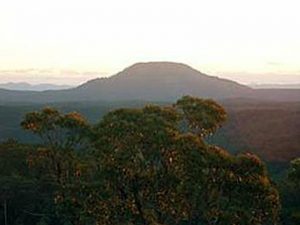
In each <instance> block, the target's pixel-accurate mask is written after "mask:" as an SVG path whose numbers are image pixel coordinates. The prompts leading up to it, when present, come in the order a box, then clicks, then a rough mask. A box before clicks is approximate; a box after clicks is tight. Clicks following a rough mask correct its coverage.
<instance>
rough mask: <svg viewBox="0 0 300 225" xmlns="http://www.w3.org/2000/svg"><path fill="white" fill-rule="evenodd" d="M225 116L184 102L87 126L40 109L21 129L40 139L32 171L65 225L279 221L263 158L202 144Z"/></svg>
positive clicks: (209, 103) (116, 114)
mask: <svg viewBox="0 0 300 225" xmlns="http://www.w3.org/2000/svg"><path fill="white" fill-rule="evenodd" d="M226 118H227V115H226V112H225V110H224V109H223V107H222V106H221V105H219V104H218V103H216V102H215V101H213V100H206V99H199V98H194V97H191V96H185V97H183V98H181V99H179V100H178V101H177V102H176V103H175V104H173V105H172V106H155V105H147V106H145V107H143V108H131V109H118V110H114V111H111V112H110V113H108V114H107V115H105V116H104V117H103V118H102V119H101V120H100V121H99V122H98V123H97V124H96V125H94V126H92V125H89V124H88V122H87V121H86V120H85V119H84V118H83V117H82V116H81V115H79V114H78V113H71V114H66V115H64V114H61V113H60V112H58V111H57V110H55V109H51V108H46V109H44V110H42V111H41V112H34V113H29V114H27V115H26V116H25V118H24V121H23V122H22V127H23V128H24V129H26V130H29V131H31V132H33V133H34V134H37V135H39V136H40V137H41V138H42V139H43V140H45V141H44V144H43V145H41V146H40V147H39V148H37V150H36V152H35V154H32V162H33V163H32V165H33V166H34V167H35V168H40V170H42V171H43V173H44V175H45V176H46V175H48V177H49V179H51V180H52V182H53V183H54V184H55V185H54V186H55V191H54V192H53V201H54V203H55V205H56V211H57V213H59V214H60V215H61V217H62V218H64V219H65V220H64V221H68V222H69V223H71V224H74V225H75V224H76V225H79V224H104V225H105V224H124V225H125V224H128V225H129V224H141V225H168V224H170V225H171V224H178V225H179V224H182V225H183V224H199V225H200V224H220V225H222V224H224V225H228V224H243V225H248V224H249V225H250V224H251V225H262V224H265V225H269V224H270V225H271V224H277V221H278V212H279V209H280V204H279V197H278V193H277V190H276V189H275V187H274V185H273V184H272V182H271V181H270V179H269V178H268V174H267V172H266V168H265V165H264V164H263V163H262V161H261V160H260V159H259V158H258V157H257V156H255V155H253V154H251V153H244V154H240V155H237V156H234V155H231V154H229V153H228V152H227V151H226V150H224V149H222V148H221V147H218V146H215V145H211V144H208V143H207V142H206V141H205V137H207V136H208V135H211V134H213V133H214V132H215V131H216V130H217V129H218V128H219V127H221V126H222V124H223V123H224V122H225V121H226ZM78 146H81V147H80V148H79V147H78Z"/></svg>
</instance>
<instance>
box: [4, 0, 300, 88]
mask: <svg viewBox="0 0 300 225" xmlns="http://www.w3.org/2000/svg"><path fill="white" fill-rule="evenodd" d="M0 6H1V7H0V30H1V36H0V62H1V63H0V83H4V82H8V81H15V82H19V81H25V82H30V83H55V84H66V83H67V84H71V85H76V84H79V83H82V82H85V81H87V80H89V79H93V78H95V77H99V76H100V77H101V76H108V75H113V74H115V73H117V72H119V71H121V70H123V69H124V68H125V67H128V66H130V65H132V64H134V63H137V62H148V61H173V62H181V63H185V64H188V65H190V66H192V67H194V68H195V69H197V70H199V71H201V72H203V73H207V74H209V75H213V76H218V77H222V78H227V79H231V80H234V81H237V82H240V83H243V84H249V83H299V82H300V67H299V61H300V30H299V29H298V27H300V14H299V13H298V9H299V3H298V2H297V1H292V0H285V1H283V0H278V1H276V2H274V1H271V0H265V1H259V0H254V1H250V2H244V1H237V0H229V1H217V0H212V1H196V0H188V1H174V0H173V1H170V0H166V1H158V0H153V1H150V2H144V1H138V0H128V1H117V0H111V1H96V0H86V1H68V0H52V1H38V0H28V1H17V0H11V1H4V2H2V3H1V4H0ZM49 68H50V69H49ZM29 70H31V71H29ZM16 71H19V72H17V73H15V72H16ZM20 71H21V72H20ZM22 71H25V72H22ZM34 71H43V73H40V72H39V73H37V72H34ZM47 71H48V73H47ZM65 71H67V72H65ZM91 71H92V72H91Z"/></svg>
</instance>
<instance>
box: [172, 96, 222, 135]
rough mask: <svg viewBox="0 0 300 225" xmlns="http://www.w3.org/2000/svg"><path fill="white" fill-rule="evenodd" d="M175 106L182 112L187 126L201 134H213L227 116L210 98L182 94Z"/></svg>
mask: <svg viewBox="0 0 300 225" xmlns="http://www.w3.org/2000/svg"><path fill="white" fill-rule="evenodd" d="M176 107H177V108H178V109H180V110H181V111H182V112H183V117H184V119H185V120H186V121H187V123H188V128H189V129H190V130H191V131H192V132H194V133H196V134H199V135H201V136H207V135H210V134H213V133H214V132H215V131H216V130H217V129H218V128H219V127H220V126H221V124H222V123H223V122H224V121H225V120H226V118H227V115H226V112H225V110H224V109H223V107H222V106H220V105H219V104H218V103H216V102H215V101H213V100H211V99H200V98H194V97H191V96H184V97H183V98H181V99H179V100H178V101H177V102H176Z"/></svg>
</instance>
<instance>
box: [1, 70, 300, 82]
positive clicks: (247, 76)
mask: <svg viewBox="0 0 300 225" xmlns="http://www.w3.org/2000/svg"><path fill="white" fill-rule="evenodd" d="M128 66H131V65H128ZM128 66H126V67H128ZM189 66H192V65H189ZM126 67H124V68H123V69H125V68H126ZM192 67H193V66H192ZM193 68H194V69H196V70H199V71H200V72H202V73H205V74H207V75H211V76H217V77H219V78H225V79H229V80H233V81H236V82H238V83H240V84H245V85H251V84H298V83H300V73H299V74H274V73H264V74H251V73H247V72H241V73H237V72H232V73H230V72H228V73H213V72H207V71H203V70H201V68H200V69H198V68H197V67H193ZM123 69H121V70H119V71H114V72H112V73H108V72H98V71H76V70H72V69H61V70H57V69H33V68H29V69H19V70H0V84H4V83H10V82H12V83H22V82H26V83H29V84H33V85H36V84H45V83H48V84H55V85H71V86H76V85H80V84H82V83H84V82H87V81H89V80H92V79H96V78H101V77H110V76H113V75H115V74H117V73H118V72H121V71H122V70H123ZM262 77H263V78H262Z"/></svg>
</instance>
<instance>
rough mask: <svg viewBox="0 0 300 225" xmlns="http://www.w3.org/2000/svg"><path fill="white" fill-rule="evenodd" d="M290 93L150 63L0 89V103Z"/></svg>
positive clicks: (290, 97) (299, 93)
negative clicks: (74, 80) (57, 83)
mask: <svg viewBox="0 0 300 225" xmlns="http://www.w3.org/2000/svg"><path fill="white" fill-rule="evenodd" d="M292 91H293V92H291V90H281V89H280V92H278V90H273V89H272V90H271V91H270V90H267V89H260V90H254V89H252V88H250V87H247V86H244V85H241V84H238V83H237V82H234V81H231V80H226V79H221V78H218V77H214V76H209V75H206V74H203V73H201V72H199V71H197V70H195V69H193V68H192V67H190V66H188V65H185V64H181V63H173V62H149V63H137V64H134V65H133V66H130V67H128V68H126V69H125V70H123V71H122V72H119V73H118V74H116V75H113V76H111V77H109V78H99V79H95V80H90V81H88V82H87V83H84V84H83V85H81V86H79V87H76V88H71V89H68V90H56V91H43V92H33V91H8V90H4V89H0V102H7V101H9V102H43V103H45V102H67V101H101V100H104V101H127V100H146V101H174V100H176V99H177V98H179V97H181V96H182V95H193V96H199V97H205V98H207V97H208V98H214V99H230V98H254V99H255V98H257V99H264V98H266V99H268V100H278V101H285V100H287V101H299V99H300V90H298V89H295V90H292ZM277 92H278V93H277Z"/></svg>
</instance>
